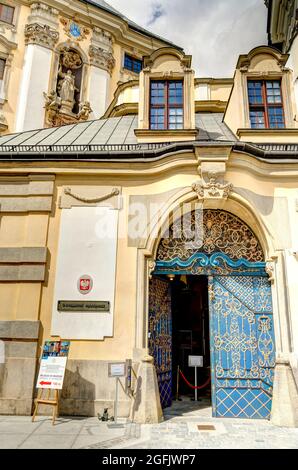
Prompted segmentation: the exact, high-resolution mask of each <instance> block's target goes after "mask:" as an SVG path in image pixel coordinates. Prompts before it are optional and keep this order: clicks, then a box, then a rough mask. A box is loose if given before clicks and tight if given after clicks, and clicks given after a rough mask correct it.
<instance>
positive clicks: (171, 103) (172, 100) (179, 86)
mask: <svg viewBox="0 0 298 470" xmlns="http://www.w3.org/2000/svg"><path fill="white" fill-rule="evenodd" d="M183 128H184V123H183V81H182V80H179V81H178V80H175V81H174V80H171V81H157V80H152V81H151V87H150V129H153V130H161V129H170V130H172V129H173V130H175V129H183Z"/></svg>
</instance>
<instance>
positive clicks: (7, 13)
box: [0, 3, 15, 24]
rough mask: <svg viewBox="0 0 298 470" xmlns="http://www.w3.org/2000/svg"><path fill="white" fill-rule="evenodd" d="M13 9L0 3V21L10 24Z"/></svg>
mask: <svg viewBox="0 0 298 470" xmlns="http://www.w3.org/2000/svg"><path fill="white" fill-rule="evenodd" d="M14 10H15V9H14V7H10V6H8V5H5V4H4V3H0V21H3V22H4V23H8V24H12V23H13V17H14Z"/></svg>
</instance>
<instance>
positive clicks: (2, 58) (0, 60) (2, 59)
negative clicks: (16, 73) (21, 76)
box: [0, 55, 6, 82]
mask: <svg viewBox="0 0 298 470" xmlns="http://www.w3.org/2000/svg"><path fill="white" fill-rule="evenodd" d="M0 62H4V67H3V74H2V76H1V74H0V82H2V81H3V80H4V77H5V68H6V58H4V57H1V55H0ZM0 71H1V68H0Z"/></svg>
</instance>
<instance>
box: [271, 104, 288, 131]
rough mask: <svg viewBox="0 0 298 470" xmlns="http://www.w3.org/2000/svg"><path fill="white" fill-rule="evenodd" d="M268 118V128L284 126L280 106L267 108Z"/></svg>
mask: <svg viewBox="0 0 298 470" xmlns="http://www.w3.org/2000/svg"><path fill="white" fill-rule="evenodd" d="M268 120H269V127H270V128H284V127H285V123H284V115H283V109H282V107H276V106H274V107H270V108H268Z"/></svg>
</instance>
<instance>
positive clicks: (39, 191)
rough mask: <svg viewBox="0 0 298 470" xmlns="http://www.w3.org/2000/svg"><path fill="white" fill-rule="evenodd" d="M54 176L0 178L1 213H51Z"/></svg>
mask: <svg viewBox="0 0 298 470" xmlns="http://www.w3.org/2000/svg"><path fill="white" fill-rule="evenodd" d="M54 179H55V178H54V176H51V175H45V176H40V175H37V176H34V175H30V176H28V177H16V176H11V177H10V176H6V177H0V213H1V212H38V211H39V212H50V211H51V210H52V198H53V191H54Z"/></svg>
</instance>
